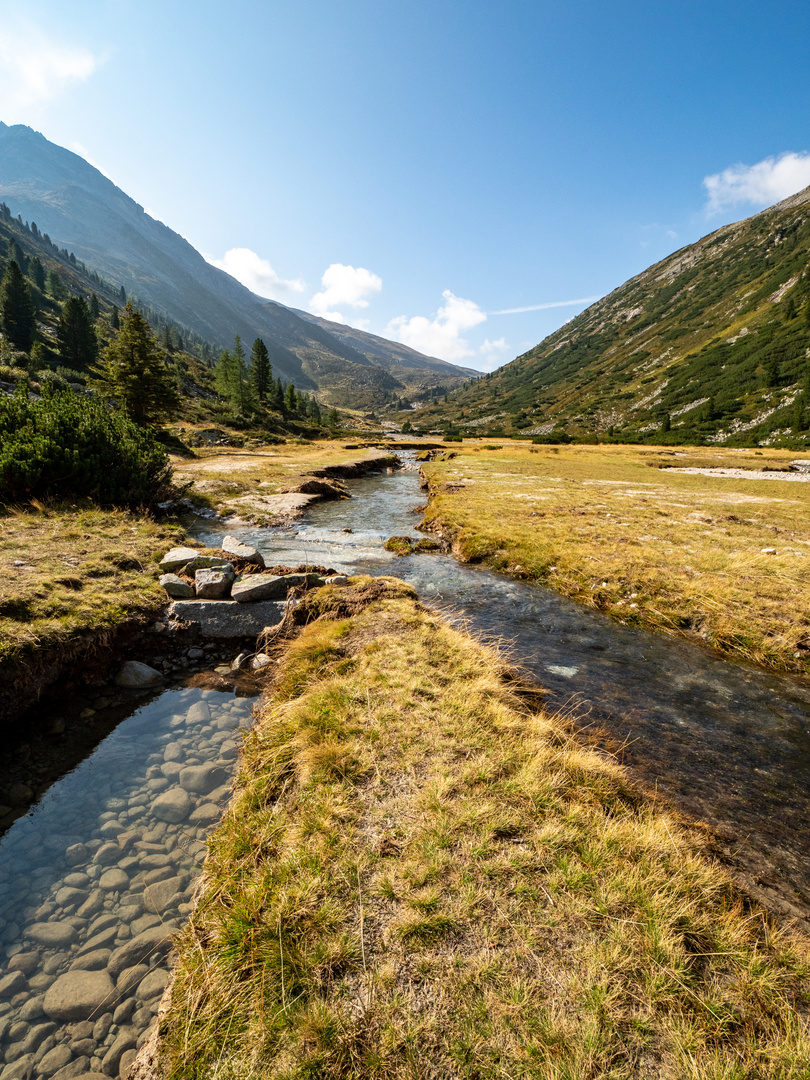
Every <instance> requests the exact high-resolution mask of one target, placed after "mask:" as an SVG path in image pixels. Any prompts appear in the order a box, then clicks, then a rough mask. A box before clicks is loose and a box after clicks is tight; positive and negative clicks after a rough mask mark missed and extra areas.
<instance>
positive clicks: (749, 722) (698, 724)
mask: <svg viewBox="0 0 810 1080" xmlns="http://www.w3.org/2000/svg"><path fill="white" fill-rule="evenodd" d="M349 490H350V491H351V493H352V496H353V498H352V499H351V501H348V500H343V501H340V502H329V503H320V504H316V505H315V506H313V507H312V509H311V510H310V512H309V514H308V516H307V518H306V520H305V521H304V523H303V524H302V525H301V527H299V528H296V529H292V530H253V529H250V528H240V529H238V530H236V529H229V531H238V532H239V535H240V536H242V537H243V538H244V539H245V540H247V541H248V542H250V543H254V544H255V545H256V546H257V547H259V548H260V549H261V550H262V551H263V552H264V553H265V555H266V556H267V557H269V558H270V559H272V560H273V561H274V562H288V563H295V564H297V563H299V562H305V561H309V562H311V563H313V564H325V565H329V566H332V567H334V568H335V569H336V570H339V571H346V572H349V573H351V572H364V573H370V574H393V575H396V576H397V577H401V578H403V579H405V580H407V581H409V582H411V583H412V584H413V585H414V586H415V588H416V589H417V590H418V591H419V594H420V596H421V598H422V599H423V601H424V602H426V603H429V604H432V605H433V606H436V607H438V608H440V609H442V610H443V611H444V612H445V613H446V614H449V615H450V617H451V618H453V619H458V620H460V621H461V622H462V623H464V624H465V625H467V626H468V627H469V628H470V629H471V630H473V631H474V632H475V633H477V634H479V635H480V636H482V637H484V639H486V640H489V641H493V642H498V643H500V645H501V646H502V647H504V648H506V649H507V650H508V653H509V655H510V656H511V657H512V658H513V659H514V660H515V661H516V662H518V663H519V664H520V665H521V666H522V667H523V668H525V669H526V670H528V671H529V672H530V673H531V674H532V675H533V676H534V678H535V679H536V680H537V681H538V682H539V683H540V684H541V685H542V686H543V687H545V688H547V690H548V704H549V706H550V707H551V708H560V709H565V710H568V711H570V712H571V713H572V715H573V716H574V717H575V720H576V723H577V724H578V726H579V727H580V728H581V729H585V730H586V731H587V733H588V734H589V735H590V736H592V737H593V738H594V739H595V741H597V742H599V743H600V744H601V745H602V746H603V747H608V748H609V749H611V750H612V751H613V752H615V753H616V755H617V756H618V757H619V759H620V760H622V761H623V762H624V763H626V764H628V765H630V766H631V767H632V768H633V769H634V771H635V773H636V775H637V776H639V777H640V778H641V779H642V780H643V781H645V782H646V783H647V784H648V785H649V786H650V787H651V788H654V789H656V790H657V791H658V792H660V793H661V794H663V795H665V796H666V797H667V798H669V799H670V800H671V801H673V802H674V803H675V804H676V805H677V806H678V807H679V808H681V809H682V810H683V811H685V812H686V813H688V814H689V815H690V816H692V817H694V818H697V819H699V820H704V821H706V822H708V823H710V824H711V825H712V827H713V828H714V829H715V831H716V832H718V834H719V835H720V837H721V838H722V839H723V840H724V842H725V847H726V849H727V850H728V851H729V853H730V854H732V855H733V856H734V858H735V860H736V861H737V863H738V864H739V865H741V866H742V867H743V870H744V873H745V874H747V882H748V884H749V885H751V886H753V887H754V888H756V889H759V890H761V891H762V893H763V895H764V897H765V898H767V899H768V900H769V901H770V902H771V903H772V904H774V905H775V906H776V907H781V909H782V910H783V911H786V912H787V913H790V914H796V915H798V916H802V917H807V916H808V915H810V840H808V833H807V828H806V822H807V821H808V819H809V818H810V688H809V687H808V686H807V685H806V684H804V683H802V682H800V681H799V680H796V679H792V678H789V677H781V676H779V675H775V674H770V673H768V672H764V671H761V670H759V669H756V668H753V667H749V666H746V665H744V664H737V663H733V662H730V661H728V660H725V659H721V658H719V657H717V656H714V655H712V654H711V653H710V652H709V651H708V650H705V649H701V648H700V647H698V646H695V645H691V644H690V643H688V642H684V641H679V640H677V639H674V638H669V637H666V636H663V635H661V636H658V635H654V634H650V633H648V632H645V631H641V630H637V629H634V628H632V627H627V626H622V625H620V624H617V623H615V622H613V621H612V620H610V619H608V618H607V617H606V616H604V615H602V614H601V613H600V612H598V611H595V610H592V609H589V608H586V607H584V606H581V605H579V604H576V603H574V602H572V601H569V600H566V599H565V598H564V597H561V596H559V595H557V594H556V593H554V592H551V591H550V590H548V589H544V588H541V587H538V586H535V585H529V584H525V583H522V582H517V581H513V580H510V579H509V578H507V577H504V576H500V575H497V574H494V573H492V572H490V571H488V570H486V569H483V568H481V567H475V566H464V565H461V564H459V563H457V562H456V561H455V560H454V559H452V558H451V557H449V556H443V555H412V556H408V557H405V558H397V557H396V556H393V555H391V554H389V553H388V552H386V551H385V550H384V549H383V546H382V545H383V542H384V540H385V538H387V537H388V536H392V535H414V536H418V535H419V533H418V531H417V529H416V526H417V524H418V522H419V521H420V519H421V514H420V513H419V507H420V504H423V503H424V494H423V493H422V492H421V491H420V490H419V486H418V478H417V475H416V473H415V472H414V471H412V470H408V471H400V472H395V473H393V474H389V475H383V476H374V477H366V478H364V479H361V480H354V481H349ZM344 528H351V529H352V530H353V532H349V533H346V532H344V531H343V529H344ZM222 531H223V529H222V526H221V525H220V526H219V527H216V528H215V527H211V524H210V523H205V524H204V525H202V526H200V527H198V528H197V535H198V537H199V538H200V539H204V540H206V541H207V542H209V543H212V544H216V543H217V541H218V538H219V537H221V535H222Z"/></svg>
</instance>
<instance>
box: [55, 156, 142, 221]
mask: <svg viewBox="0 0 810 1080" xmlns="http://www.w3.org/2000/svg"><path fill="white" fill-rule="evenodd" d="M70 149H71V150H72V151H73V153H74V154H78V155H79V157H82V158H84V160H85V161H86V162H87V164H88V165H92V166H93V168H94V169H98V171H99V172H100V173H101V175H102V176H106V177H107V179H108V180H112V177H111V176H110V174H109V173H108V172H105V170H104V169H102V167H101V166H100V165H99V163H98V162H97V161H96V160H95V159H94V158H92V157H90V152H89V151H88V150H87V148H86V147H85V146H84V145H83V144H82V143H80V142H72V143H71V144H70ZM113 183H115V181H114V180H113ZM146 212H147V214H151V216H152V217H154V216H155V215H154V214H152V211H151V210H147V211H146Z"/></svg>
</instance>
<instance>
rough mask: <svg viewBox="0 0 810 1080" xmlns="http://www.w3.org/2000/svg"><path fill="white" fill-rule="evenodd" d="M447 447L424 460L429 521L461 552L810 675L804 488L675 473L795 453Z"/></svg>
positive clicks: (774, 464) (807, 490)
mask: <svg viewBox="0 0 810 1080" xmlns="http://www.w3.org/2000/svg"><path fill="white" fill-rule="evenodd" d="M454 453H455V456H454V457H453V458H452V459H448V460H444V461H432V462H429V463H426V464H425V465H424V466H423V469H424V472H425V475H426V476H427V477H428V478H429V481H430V488H431V498H430V503H429V506H428V510H427V513H426V522H427V525H428V527H432V528H435V529H441V530H442V531H443V533H444V534H445V536H446V537H447V538H452V539H453V541H454V551H455V552H456V554H457V555H459V556H460V557H461V558H464V559H469V560H481V561H485V562H486V563H488V564H489V565H490V566H492V567H494V568H495V569H499V570H505V571H507V572H510V573H513V574H514V575H515V576H518V577H522V578H526V579H529V580H538V581H542V582H543V583H544V584H546V585H548V586H549V587H551V588H553V589H556V590H557V591H558V592H561V593H563V594H565V595H566V596H570V597H572V598H574V599H576V600H579V601H581V602H583V603H586V604H589V605H593V606H596V607H599V608H601V609H602V610H604V611H606V612H608V613H609V614H610V615H611V616H613V617H614V618H616V619H618V620H620V621H622V622H625V623H636V624H639V625H643V626H646V627H648V628H655V629H658V630H663V631H666V632H669V633H675V634H683V635H686V636H689V637H693V638H694V637H697V638H700V639H702V640H704V641H705V642H707V643H708V644H710V645H711V646H713V647H714V648H716V649H718V650H720V651H722V652H724V653H727V654H731V655H734V656H738V657H742V658H745V659H748V660H752V661H754V662H757V663H760V664H763V665H766V666H769V667H773V668H776V669H781V670H787V671H795V672H803V673H807V672H808V671H810V615H808V612H810V484H806V483H800V482H786V481H779V480H773V481H769V480H758V479H756V478H755V477H754V476H752V477H751V478H750V479H749V478H742V479H739V478H731V477H725V476H724V477H721V476H703V475H693V474H684V473H679V472H675V471H673V469H672V466H677V467H707V466H710V467H711V466H719V467H724V468H729V467H733V468H745V469H753V470H763V469H768V470H773V469H778V470H787V469H788V462H789V461H790V460H791V459H792V458H795V457H796V453H795V451H793V452H791V451H779V450H769V451H764V452H763V451H760V452H757V451H754V450H748V451H742V452H734V451H729V450H725V449H717V450H714V449H708V448H705V447H701V448H697V449H694V450H680V449H679V451H678V452H676V451H673V450H670V451H667V450H662V449H652V448H648V447H628V446H610V447H609V446H598V447H597V446H568V447H559V448H558V447H530V446H527V445H525V444H515V445H509V444H506V445H503V446H501V447H499V448H492V447H487V446H485V445H475V444H468V443H465V444H463V447H462V448H460V449H457V450H456V451H455V452H454ZM660 466H669V467H664V468H661V467H660ZM764 548H774V549H776V554H764V553H763V549H764Z"/></svg>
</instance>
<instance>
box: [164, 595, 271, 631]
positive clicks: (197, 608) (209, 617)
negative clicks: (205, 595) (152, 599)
mask: <svg viewBox="0 0 810 1080" xmlns="http://www.w3.org/2000/svg"><path fill="white" fill-rule="evenodd" d="M284 608H285V604H284V601H275V600H264V601H261V602H259V603H253V604H240V603H237V602H236V601H235V600H175V601H174V603H173V604H172V605H171V607H170V609H169V611H170V614H171V615H173V616H174V617H175V618H177V619H183V620H184V621H186V622H193V623H199V624H200V630H201V632H202V635H203V637H206V638H234V637H256V636H257V634H260V633H261V632H262V630H264V628H265V626H276V625H277V624H278V623H279V622H281V620H282V618H283V617H284Z"/></svg>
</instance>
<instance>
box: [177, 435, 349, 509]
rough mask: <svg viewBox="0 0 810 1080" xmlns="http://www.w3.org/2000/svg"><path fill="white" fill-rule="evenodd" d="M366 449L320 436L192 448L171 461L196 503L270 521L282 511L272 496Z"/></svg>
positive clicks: (342, 463) (344, 462) (341, 463)
mask: <svg viewBox="0 0 810 1080" xmlns="http://www.w3.org/2000/svg"><path fill="white" fill-rule="evenodd" d="M366 453H368V451H367V450H364V449H359V448H358V447H356V446H355V447H354V448H349V449H347V448H346V447H345V446H344V445H343V444H342V443H341V442H335V441H334V440H332V441H330V440H328V439H320V440H318V441H311V442H294V441H290V442H286V443H283V444H280V445H278V446H263V447H259V448H258V449H255V450H238V449H222V448H212V449H197V450H196V451H195V457H194V458H191V459H189V458H178V459H176V460H175V461H174V462H173V464H174V470H175V479H176V481H177V483H178V484H185V483H188V482H189V481H193V485H192V487H191V488H190V490H189V492H188V494H189V496H190V498H191V499H192V501H194V502H197V503H198V504H199V505H200V506H203V507H211V508H213V509H215V510H216V511H217V512H218V513H220V514H237V515H239V516H240V517H243V518H250V519H253V520H256V521H259V522H262V521H268V522H270V521H272V520H273V518H274V517H276V516H282V517H283V516H284V509H283V507H280V506H279V505H277V503H276V501H275V497H276V496H277V495H279V494H280V493H281V492H282V491H283V490H284V489H286V488H290V487H294V486H295V484H296V482H297V481H299V480H300V479H301V477H302V476H306V475H307V472H308V470H310V469H314V468H319V467H321V466H324V465H344V464H346V463H347V462H349V461H356V460H357V459H358V458H360V457H363V456H364V455H365V454H366Z"/></svg>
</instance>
